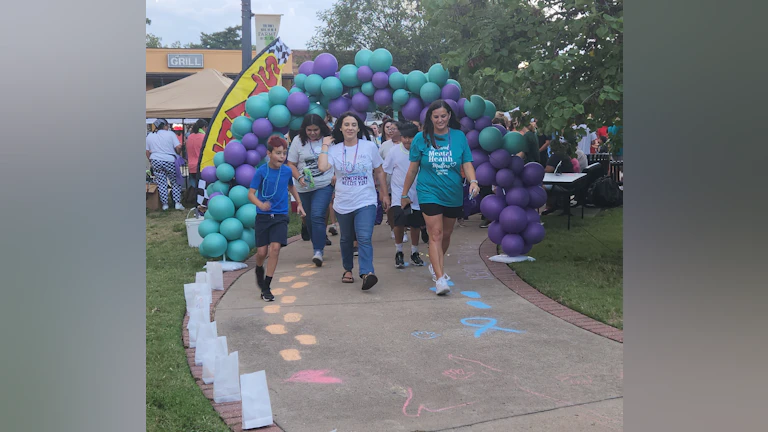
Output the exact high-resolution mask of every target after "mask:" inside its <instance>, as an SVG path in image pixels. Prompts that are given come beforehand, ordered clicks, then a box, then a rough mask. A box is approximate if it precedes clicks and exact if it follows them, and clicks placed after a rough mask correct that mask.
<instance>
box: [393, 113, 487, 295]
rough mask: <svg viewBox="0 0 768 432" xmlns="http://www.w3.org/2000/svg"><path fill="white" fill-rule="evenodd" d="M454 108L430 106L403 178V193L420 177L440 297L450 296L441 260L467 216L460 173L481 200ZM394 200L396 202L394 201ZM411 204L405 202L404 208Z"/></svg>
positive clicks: (405, 199) (406, 199) (418, 189)
mask: <svg viewBox="0 0 768 432" xmlns="http://www.w3.org/2000/svg"><path fill="white" fill-rule="evenodd" d="M460 128H461V125H460V124H459V121H458V119H457V118H456V115H455V114H454V112H453V110H452V109H451V106H450V105H448V104H447V103H446V102H445V101H443V100H436V101H435V102H432V104H431V105H430V106H429V109H428V110H427V115H426V117H425V120H424V129H423V131H422V132H419V133H418V134H416V136H415V137H414V138H413V143H412V144H411V151H410V161H411V165H410V167H409V168H408V174H407V175H406V177H405V183H404V184H403V190H404V191H408V190H410V188H411V185H412V184H413V181H414V179H415V178H416V175H417V173H418V182H417V184H416V194H417V195H418V198H419V206H420V207H421V213H422V214H423V215H424V220H425V221H426V223H427V232H428V233H429V261H430V262H431V264H430V265H429V271H430V273H432V280H434V281H435V288H436V293H437V295H445V294H448V293H449V292H450V291H451V289H450V288H449V287H448V280H449V279H450V278H449V277H448V275H447V274H445V272H444V270H443V257H444V256H445V253H446V252H447V251H448V246H449V245H450V243H451V233H453V226H454V224H455V223H456V218H457V217H461V216H462V214H463V204H464V188H463V182H464V180H463V179H462V177H461V169H462V168H464V175H465V176H466V178H467V180H469V183H470V185H469V193H470V195H473V196H474V195H477V194H478V192H480V187H479V186H478V185H477V180H476V179H475V169H474V167H473V166H472V153H471V151H470V150H469V144H467V138H466V136H464V133H463V132H461V130H460ZM393 198H395V197H393ZM410 203H411V200H410V198H409V197H408V196H407V195H403V196H402V197H401V206H402V208H403V209H405V208H406V207H407V206H408V205H410Z"/></svg>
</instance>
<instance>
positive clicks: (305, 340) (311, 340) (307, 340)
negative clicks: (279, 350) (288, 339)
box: [296, 335, 317, 345]
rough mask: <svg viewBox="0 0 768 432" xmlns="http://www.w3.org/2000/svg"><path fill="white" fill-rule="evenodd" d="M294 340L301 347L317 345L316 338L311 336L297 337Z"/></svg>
mask: <svg viewBox="0 0 768 432" xmlns="http://www.w3.org/2000/svg"><path fill="white" fill-rule="evenodd" d="M296 340H297V341H299V343H300V344H302V345H314V344H316V343H317V338H316V337H314V336H312V335H298V336H296Z"/></svg>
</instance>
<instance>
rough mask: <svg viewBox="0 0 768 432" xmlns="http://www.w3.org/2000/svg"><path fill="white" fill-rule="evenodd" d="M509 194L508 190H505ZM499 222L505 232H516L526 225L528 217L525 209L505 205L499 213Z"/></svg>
mask: <svg viewBox="0 0 768 432" xmlns="http://www.w3.org/2000/svg"><path fill="white" fill-rule="evenodd" d="M507 194H509V192H507ZM499 222H501V227H502V228H504V232H506V233H507V234H517V233H520V232H522V231H523V230H524V229H525V227H526V226H528V218H527V217H526V216H525V210H523V209H521V208H520V207H517V206H507V207H505V208H504V210H502V211H501V213H500V214H499Z"/></svg>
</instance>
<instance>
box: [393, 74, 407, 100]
mask: <svg viewBox="0 0 768 432" xmlns="http://www.w3.org/2000/svg"><path fill="white" fill-rule="evenodd" d="M395 73H397V72H395ZM392 75H394V74H392ZM410 97H411V96H410V94H409V93H408V92H407V91H406V90H404V89H397V90H395V92H394V93H392V100H393V101H394V102H395V103H396V104H398V105H401V106H402V105H405V103H406V102H408V99H409V98H410Z"/></svg>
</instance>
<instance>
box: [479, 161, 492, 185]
mask: <svg viewBox="0 0 768 432" xmlns="http://www.w3.org/2000/svg"><path fill="white" fill-rule="evenodd" d="M475 177H477V183H478V184H479V185H480V186H492V185H493V184H494V183H496V170H495V169H494V168H493V165H491V164H490V163H489V162H486V163H484V164H481V165H480V166H479V167H477V169H475Z"/></svg>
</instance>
